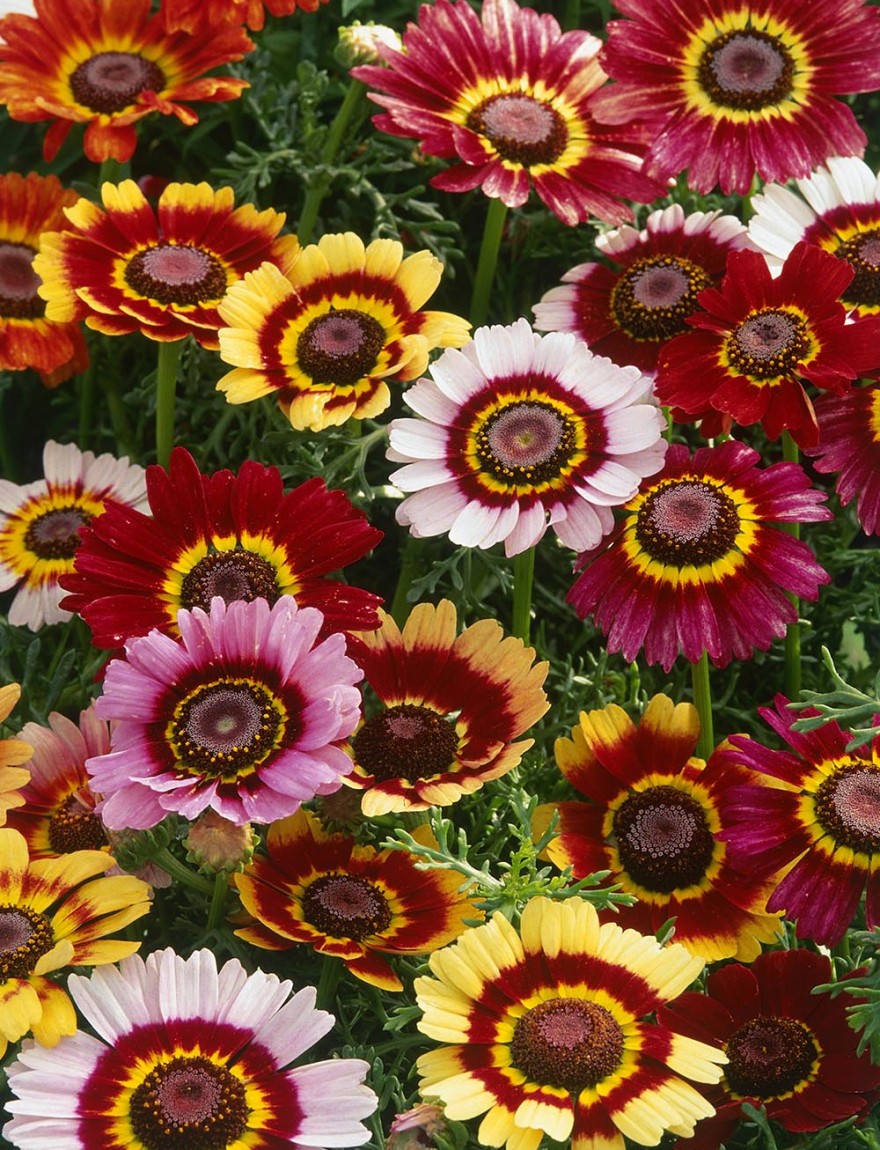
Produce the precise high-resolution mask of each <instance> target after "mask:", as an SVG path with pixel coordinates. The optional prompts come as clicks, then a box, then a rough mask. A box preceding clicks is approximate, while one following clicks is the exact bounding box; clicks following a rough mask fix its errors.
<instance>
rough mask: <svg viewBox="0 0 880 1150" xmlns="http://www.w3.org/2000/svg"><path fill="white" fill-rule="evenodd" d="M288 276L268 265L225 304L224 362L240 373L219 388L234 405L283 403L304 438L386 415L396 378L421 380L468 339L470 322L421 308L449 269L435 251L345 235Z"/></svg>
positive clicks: (306, 257)
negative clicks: (436, 354)
mask: <svg viewBox="0 0 880 1150" xmlns="http://www.w3.org/2000/svg"><path fill="white" fill-rule="evenodd" d="M282 271H283V273H284V274H282ZM282 271H279V270H278V268H275V267H272V266H271V265H268V264H267V265H264V266H263V267H262V268H260V269H259V270H258V271H256V272H254V273H253V274H251V275H248V276H245V277H244V280H243V281H242V282H241V283H239V284H238V285H236V286H235V287H234V288H233V289H232V290H231V291H230V292H229V295H228V296H227V297H226V299H225V300H224V301H223V304H222V305H221V308H220V315H221V316H222V317H223V320H224V321H225V322H226V323H227V324H228V325H229V326H228V327H226V328H224V329H223V330H222V331H221V333H220V355H221V358H222V359H224V360H225V361H226V362H227V363H231V364H234V365H235V369H234V370H233V371H230V372H229V373H228V374H226V375H224V376H223V378H222V379H221V380H220V381H219V382H218V384H217V388H218V390H220V391H222V392H224V393H225V394H226V399H227V402H229V403H247V402H248V401H249V400H252V399H259V398H260V396H263V395H275V396H277V398H278V402H279V403H280V405H281V409H282V410H283V411H284V413H285V414H286V415H287V417H288V418H289V419H290V422H291V424H292V425H293V426H294V427H295V428H296V429H297V430H298V431H303V430H305V429H310V430H312V431H321V430H322V429H323V428H325V427H331V426H334V425H335V424H340V423H344V422H345V421H346V420H347V419H349V418H352V417H353V418H355V419H362V418H365V417H367V416H374V415H378V414H379V413H380V412H382V411H384V410H385V408H386V407H387V406H388V404H389V403H390V402H391V392H390V391H389V389H388V384H387V383H386V382H385V381H386V380H389V379H393V380H396V381H398V382H406V381H408V380H411V379H415V377H416V376H417V375H420V374H421V373H422V372H423V371H424V370H425V368H426V367H427V366H428V355H429V353H430V352H431V351H433V350H434V348H436V347H460V346H461V344H463V343H465V342H466V341H467V339H468V332H469V329H470V324H468V323H467V321H466V320H463V319H461V318H459V316H457V315H452V314H451V313H450V312H444V311H422V310H421V308H422V306H423V305H424V304H425V303H426V302H427V301H428V299H429V297H430V296H431V295H432V294H433V293H434V292H435V291H436V289H437V286H438V284H439V283H440V276H441V273H442V271H443V265H442V264H441V263H440V261H439V260H438V259H437V258H436V257H435V256H433V255H431V253H430V252H427V251H424V252H416V253H415V254H414V255H411V256H407V257H406V258H405V259H404V255H403V246H402V245H401V244H399V243H398V242H397V241H396V240H373V242H372V243H371V244H369V245H368V246H367V247H364V244H363V241H362V240H360V239H359V238H358V237H357V236H356V235H355V234H354V233H353V232H344V233H340V234H336V235H327V236H322V238H321V239H320V240H319V242H318V243H317V244H310V245H309V246H308V247H306V248H304V249H303V251H302V252H301V253H300V255H299V258H298V259H296V260H295V261H294V262H293V263H292V264H291V265H290V266H288V267H284V268H283V269H282Z"/></svg>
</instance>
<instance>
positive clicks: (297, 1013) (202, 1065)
mask: <svg viewBox="0 0 880 1150" xmlns="http://www.w3.org/2000/svg"><path fill="white" fill-rule="evenodd" d="M68 985H69V988H70V993H71V995H72V997H73V999H74V1001H75V1002H76V1004H77V1006H78V1007H79V1008H80V1010H81V1011H82V1013H83V1016H84V1017H85V1018H86V1020H87V1021H88V1023H89V1024H90V1026H91V1027H92V1028H93V1029H94V1030H95V1032H96V1034H97V1035H98V1037H97V1038H95V1037H93V1036H92V1035H91V1034H89V1033H87V1032H86V1031H85V1030H81V1031H79V1032H78V1033H77V1034H76V1035H74V1036H73V1037H72V1038H67V1039H65V1040H64V1041H63V1042H62V1043H61V1045H60V1046H59V1047H58V1049H57V1050H56V1051H46V1050H40V1049H39V1048H37V1047H33V1046H25V1048H24V1049H23V1050H22V1052H21V1053H20V1054H19V1056H18V1058H17V1059H16V1060H15V1062H14V1063H13V1064H12V1065H11V1066H10V1067H9V1081H10V1085H12V1084H13V1083H14V1085H13V1086H12V1090H13V1094H14V1095H15V1098H14V1100H13V1101H11V1102H10V1103H9V1104H8V1108H9V1111H10V1112H11V1113H12V1114H14V1115H15V1117H14V1118H13V1119H12V1121H11V1122H8V1123H7V1124H6V1126H5V1127H4V1131H3V1132H4V1135H5V1136H6V1137H7V1138H9V1139H11V1141H13V1142H14V1143H15V1145H16V1146H19V1147H21V1150H36V1148H37V1147H39V1146H43V1145H45V1143H46V1140H47V1139H48V1140H49V1141H50V1142H51V1143H52V1144H53V1145H57V1146H65V1147H68V1148H70V1150H74V1148H76V1150H91V1148H92V1147H95V1146H106V1147H108V1148H109V1147H110V1146H125V1147H126V1150H157V1148H158V1147H168V1148H171V1147H175V1146H187V1147H191V1148H195V1147H204V1148H207V1147H211V1148H215V1150H219V1148H220V1147H233V1146H236V1147H240V1146H248V1147H249V1148H250V1150H277V1148H278V1147H281V1146H287V1145H294V1146H360V1145H363V1143H364V1142H366V1141H367V1138H368V1131H367V1130H366V1128H365V1127H364V1126H363V1124H362V1122H361V1119H363V1118H366V1117H367V1116H368V1115H369V1114H372V1112H373V1111H374V1110H375V1109H376V1096H375V1094H374V1093H373V1091H372V1090H370V1089H369V1087H367V1086H365V1085H363V1079H364V1075H365V1074H366V1072H367V1070H368V1069H369V1066H368V1064H367V1063H366V1062H363V1061H361V1060H360V1059H356V1058H331V1059H328V1060H327V1061H323V1062H313V1063H310V1064H305V1065H299V1066H296V1067H292V1066H291V1063H293V1062H294V1061H296V1060H298V1059H300V1058H301V1056H302V1055H303V1054H304V1053H305V1052H306V1051H307V1050H308V1049H309V1047H310V1046H313V1045H314V1044H315V1043H316V1042H317V1041H318V1040H319V1039H321V1038H323V1037H324V1035H325V1034H327V1033H328V1031H329V1030H330V1029H331V1028H332V1026H333V1015H332V1014H328V1013H327V1012H326V1011H323V1010H316V1009H315V997H316V995H315V988H314V987H312V986H307V987H305V988H304V989H303V990H300V991H299V992H298V993H297V994H295V995H294V996H293V997H292V998H290V991H291V986H292V984H291V983H290V982H288V981H284V982H282V981H280V980H279V979H278V978H277V977H276V976H275V975H273V974H264V973H263V972H262V971H261V970H258V971H255V972H254V973H253V974H251V975H248V974H247V972H246V971H245V969H244V967H243V966H242V965H241V963H240V962H238V961H237V960H236V959H230V960H229V962H226V963H224V965H223V966H222V967H221V968H220V969H219V971H218V969H217V960H216V958H215V957H214V955H213V954H212V953H211V951H209V950H197V951H196V952H195V953H194V954H192V955H190V957H189V958H187V959H183V958H181V957H180V956H179V955H177V954H175V953H174V952H173V951H172V950H160V951H157V952H156V953H154V954H151V955H150V956H149V957H148V958H147V960H146V962H144V961H143V959H141V958H140V956H137V955H136V956H134V957H132V958H128V959H126V960H125V961H124V962H122V963H120V965H119V969H118V970H116V969H106V970H99V971H95V973H94V974H93V975H92V977H91V979H87V978H83V977H82V976H80V975H73V976H72V977H71V978H70V980H69V983H68ZM48 1095H51V1099H52V1101H51V1104H50V1105H49V1106H48V1107H47V1104H46V1099H47V1096H48Z"/></svg>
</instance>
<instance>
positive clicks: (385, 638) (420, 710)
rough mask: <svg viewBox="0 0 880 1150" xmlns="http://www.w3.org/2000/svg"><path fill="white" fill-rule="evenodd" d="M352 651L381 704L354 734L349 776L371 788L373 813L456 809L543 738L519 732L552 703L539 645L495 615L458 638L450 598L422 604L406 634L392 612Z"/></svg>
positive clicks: (366, 806)
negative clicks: (507, 632)
mask: <svg viewBox="0 0 880 1150" xmlns="http://www.w3.org/2000/svg"><path fill="white" fill-rule="evenodd" d="M349 653H350V655H351V657H352V658H353V659H354V660H355V662H357V664H358V665H359V666H360V667H361V668H363V671H364V677H365V679H366V682H367V683H368V684H369V686H370V688H371V690H372V693H373V694H374V695H375V696H376V697H377V698H378V701H379V703H380V708H379V709H378V710H374V711H373V713H372V714H369V713H368V717H367V718H366V720H365V722H364V723H363V724H362V725H361V726H360V727H359V728H358V730H357V732H356V734H355V736H354V738H353V739H352V740H351V754H352V757H353V758H354V768H353V770H352V773H351V775H350V776H349V778H348V779H347V783H348V785H350V786H353V787H357V788H358V789H359V790H362V791H363V792H364V794H363V799H362V808H363V811H364V814H366V815H370V816H374V815H383V814H387V813H388V812H389V811H404V810H426V809H427V808H428V807H430V806H434V805H437V806H446V805H448V804H449V803H454V802H456V801H457V800H458V799H460V798H461V796H462V795H467V794H471V793H472V792H473V791H476V790H479V788H480V787H481V786H482V785H483V783H485V782H488V781H489V779H497V778H500V777H501V776H502V775H505V774H507V772H508V771H510V770H512V769H513V768H514V767H515V766H516V765H517V764H518V763H519V761H520V759H521V758H522V757H523V755H524V754H525V752H526V751H527V750H528V749H529V747H530V746H531V745H532V742H533V740H532V739H524V740H520V739H519V736H520V735H522V734H523V733H524V732H525V731H527V730H528V729H529V727H531V726H532V724H533V723H536V722H537V721H538V719H540V717H541V716H542V715H543V714H544V713H545V711H546V710H547V708H548V706H549V704H548V702H547V696H546V695H545V694H544V690H543V682H544V679H545V678H546V675H547V664H546V663H537V664H536V663H535V652H534V650H533V648H531V647H526V646H524V644H523V642H522V640H521V639H516V638H513V637H512V636H509V637H507V638H505V637H504V633H503V631H502V629H501V626H500V624H499V623H498V622H496V620H494V619H481V620H480V621H479V622H477V623H473V624H472V625H471V626H470V627H467V628H465V630H464V631H462V633H461V634H460V635H457V634H456V618H455V606H454V604H453V603H450V601H449V600H448V599H443V600H441V602H440V603H439V604H438V605H437V606H436V607H432V606H431V605H430V604H429V603H419V604H418V605H417V606H416V607H414V608H413V610H412V611H411V612H410V615H409V618H408V619H407V621H406V623H405V624H404V626H403V631H401V630H400V629H399V628H398V626H397V624H396V623H395V622H394V620H393V619H392V618H391V616H390V615H385V614H384V612H383V613H382V626H381V628H380V629H379V630H378V631H376V632H375V633H373V634H370V635H357V636H354V637H353V638H352V639H351V640H350V643H349ZM370 710H371V708H368V712H369V711H370Z"/></svg>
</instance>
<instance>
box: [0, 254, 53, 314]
mask: <svg viewBox="0 0 880 1150" xmlns="http://www.w3.org/2000/svg"><path fill="white" fill-rule="evenodd" d="M36 254H37V253H36V250H35V249H34V248H32V247H30V246H29V245H28V244H4V243H0V317H3V318H4V319H39V318H40V316H41V315H43V313H44V312H45V310H46V304H45V302H44V301H43V300H41V299H40V297H39V296H38V295H37V288H38V287H39V286H40V277H39V276H38V275H37V273H36V272H35V271H34V269H33V266H32V265H33V261H34V256H35V255H36Z"/></svg>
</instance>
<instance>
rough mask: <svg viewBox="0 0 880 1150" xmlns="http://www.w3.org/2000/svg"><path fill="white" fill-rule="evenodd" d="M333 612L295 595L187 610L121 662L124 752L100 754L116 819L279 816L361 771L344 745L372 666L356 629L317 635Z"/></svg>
mask: <svg viewBox="0 0 880 1150" xmlns="http://www.w3.org/2000/svg"><path fill="white" fill-rule="evenodd" d="M322 624H323V616H322V615H321V612H320V611H317V610H316V609H315V608H314V607H298V606H297V604H296V601H295V600H294V599H293V597H292V596H290V595H284V596H282V597H281V598H280V599H279V600H278V602H277V603H276V604H275V605H274V607H271V608H270V607H269V604H268V603H267V602H266V600H265V599H254V600H253V602H251V603H245V602H242V601H240V600H238V601H236V602H233V603H230V604H229V605H228V606H227V604H226V603H224V601H223V600H222V599H220V598H219V597H217V598H215V599H214V600H213V601H212V603H211V609H210V612H206V611H202V610H201V608H199V607H196V608H194V609H193V610H192V611H180V612H179V613H178V616H177V625H178V628H179V629H180V639H179V640H175V639H172V638H171V637H170V636H168V635H163V634H161V633H160V632H159V631H151V632H150V634H149V635H146V636H144V637H143V638H140V639H133V640H130V641H129V642H128V643H127V644H126V647H125V653H126V658H125V659H113V660H111V662H110V663H109V665H108V667H107V673H106V676H105V679H104V694H103V695H102V696H101V698H100V699H98V701H97V703H96V704H95V712H96V714H97V715H98V717H99V718H101V719H109V720H111V721H112V720H116V721H115V723H114V725H113V732H112V735H111V752H110V754H107V755H98V756H96V757H95V758H90V759H89V760H88V762H87V763H86V768H87V770H88V772H89V775H90V777H91V780H92V789H93V791H95V792H96V793H98V794H100V795H101V796H102V799H101V802H100V803H99V805H98V807H97V810H98V813H99V814H100V815H101V818H102V819H103V821H104V824H105V825H106V826H107V827H109V828H110V829H111V830H121V829H124V828H128V829H132V830H142V829H144V828H147V827H152V826H155V825H156V823H158V822H161V820H162V819H164V818H165V816H166V815H167V814H168V813H169V812H170V811H176V812H177V813H178V814H181V815H183V816H184V817H185V818H188V819H194V818H195V817H196V816H197V815H199V814H201V812H202V811H203V810H205V809H206V808H208V807H210V808H211V809H212V810H215V811H217V813H218V814H220V815H222V816H223V817H224V818H226V819H229V821H230V822H233V823H236V824H241V823H246V822H250V821H254V822H260V823H271V822H272V821H273V820H274V819H280V818H283V817H284V816H285V815H289V814H292V813H293V812H294V811H295V810H296V809H297V808H298V807H299V805H300V803H302V802H305V801H306V800H307V799H312V798H314V797H315V795H322V794H329V793H330V792H331V791H335V790H336V789H337V788H338V787H339V786H340V785H341V782H342V776H343V775H347V774H348V773H349V771H350V770H351V760H350V759H349V757H348V756H347V755H346V754H345V752H344V751H342V750H340V748H339V747H338V746H337V745H336V744H337V743H338V742H339V741H340V740H341V739H344V738H346V736H347V735H350V734H351V732H352V731H353V730H354V728H355V726H356V725H357V721H358V718H359V715H360V693H359V692H358V690H357V688H356V687H355V686H354V684H355V683H357V682H358V681H359V680H360V678H361V677H362V676H361V671H360V670H359V669H358V668H357V667H356V666H355V664H354V663H353V662H352V661H351V659H349V658H347V657H346V656H345V654H344V651H345V639H344V638H343V636H342V635H331V636H330V637H329V638H328V639H325V640H324V641H323V642H317V643H316V639H317V637H318V633H319V631H320V630H321V626H322Z"/></svg>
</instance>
